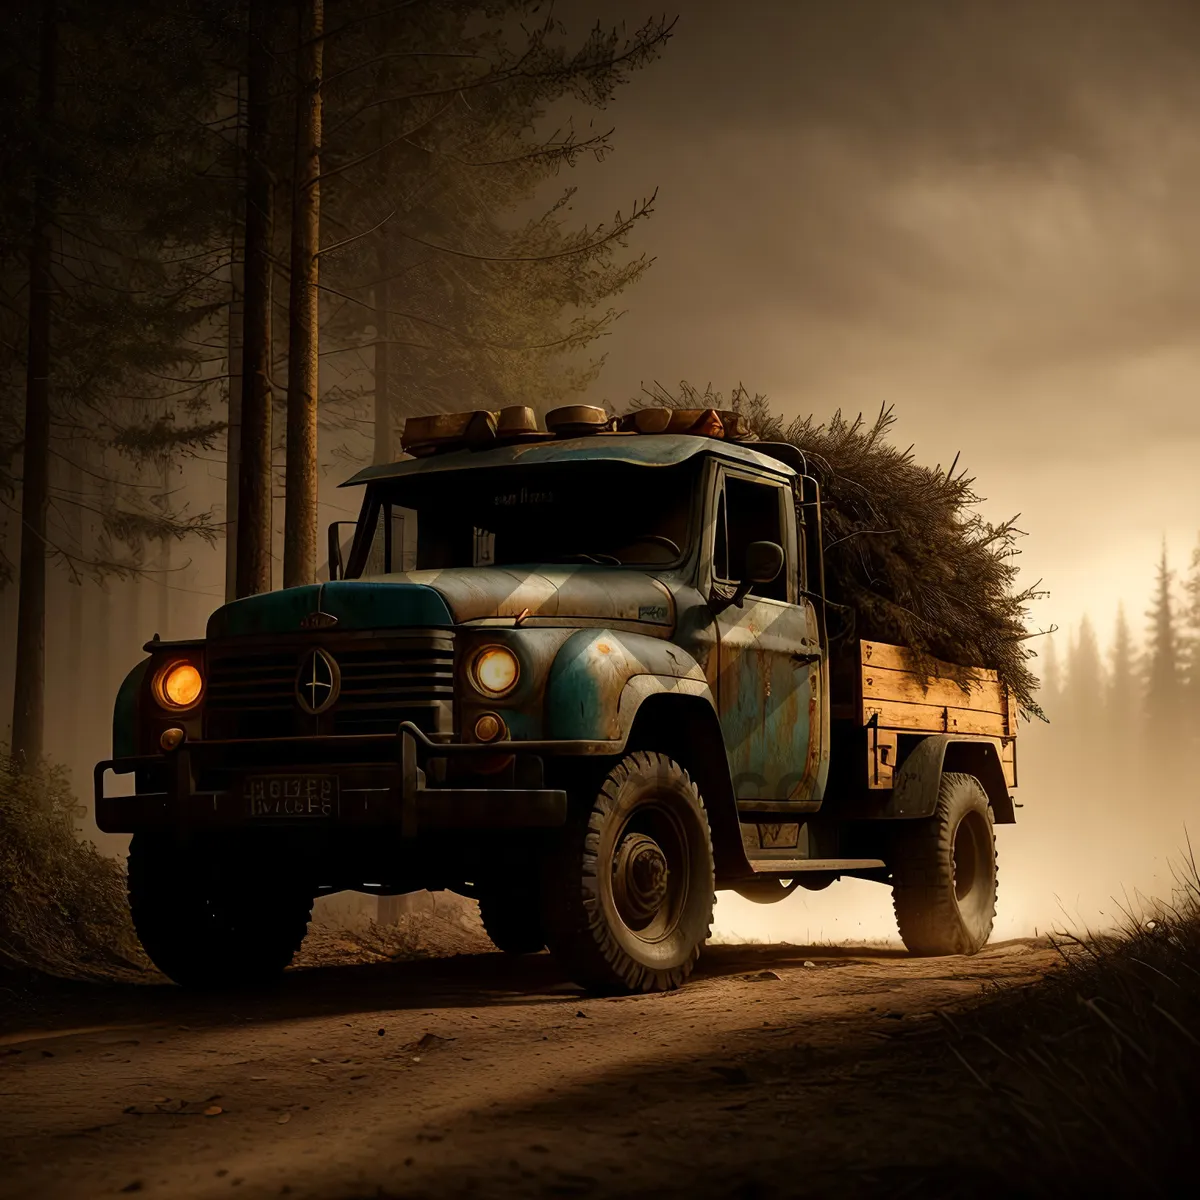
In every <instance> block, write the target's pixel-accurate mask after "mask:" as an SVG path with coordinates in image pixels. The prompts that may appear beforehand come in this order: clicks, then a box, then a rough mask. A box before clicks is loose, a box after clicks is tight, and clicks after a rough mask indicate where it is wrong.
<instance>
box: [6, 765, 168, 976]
mask: <svg viewBox="0 0 1200 1200" xmlns="http://www.w3.org/2000/svg"><path fill="white" fill-rule="evenodd" d="M82 812H83V810H82V808H81V806H80V805H79V803H78V801H77V800H76V798H75V796H74V794H73V792H72V790H71V784H70V780H69V779H68V777H67V774H66V772H65V771H63V770H62V769H61V768H59V767H56V766H53V765H50V764H46V763H42V764H39V765H37V766H36V767H34V768H31V769H30V770H28V771H21V770H19V769H18V767H17V764H16V762H15V761H14V760H13V758H12V757H11V755H9V754H8V753H7V751H4V752H0V970H5V971H8V972H21V971H38V972H44V973H46V974H50V975H58V976H63V977H67V978H73V979H117V978H122V977H130V976H133V975H136V974H138V973H140V972H141V971H142V970H144V968H145V965H146V960H145V957H144V955H143V954H142V951H141V947H140V945H139V944H138V940H137V935H136V934H135V933H134V931H133V923H132V922H131V920H130V917H129V906H128V904H127V902H126V898H125V871H124V868H123V867H122V865H121V864H120V863H118V862H116V861H114V860H113V859H110V858H105V857H104V856H103V855H101V854H100V853H99V852H98V851H97V850H96V848H95V847H94V846H93V845H92V844H91V843H90V842H85V841H83V840H81V839H80V837H79V835H78V833H77V832H76V828H75V822H76V820H77V819H78V818H79V817H80V816H82Z"/></svg>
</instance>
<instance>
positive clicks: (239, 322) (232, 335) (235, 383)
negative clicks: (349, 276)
mask: <svg viewBox="0 0 1200 1200" xmlns="http://www.w3.org/2000/svg"><path fill="white" fill-rule="evenodd" d="M242 86H243V81H242V76H241V74H240V73H239V75H238V77H237V99H236V100H235V112H236V122H235V130H236V132H235V135H234V140H233V172H232V174H233V196H232V198H231V202H230V206H229V218H230V220H229V228H230V234H229V308H228V310H227V312H228V316H227V318H226V324H225V347H226V361H227V362H228V365H229V370H228V375H229V401H228V422H227V428H226V432H225V600H226V602H228V601H230V600H236V599H237V597H238V595H239V594H240V593H239V592H238V540H239V539H238V530H239V528H240V520H241V502H240V496H241V451H242V381H243V379H244V378H245V375H244V369H245V368H244V364H243V361H242V343H243V341H244V340H245V331H244V329H243V322H244V319H245V316H244V302H245V278H244V275H245V271H244V267H243V265H242V253H241V251H242V243H243V229H244V226H245V220H246V218H245V215H244V212H243V208H242V199H243V197H242V184H241V176H242V121H243V109H242Z"/></svg>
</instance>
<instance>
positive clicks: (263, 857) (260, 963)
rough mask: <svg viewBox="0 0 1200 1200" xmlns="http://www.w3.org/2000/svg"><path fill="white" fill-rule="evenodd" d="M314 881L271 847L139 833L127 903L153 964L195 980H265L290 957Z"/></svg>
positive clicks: (196, 983) (191, 983)
mask: <svg viewBox="0 0 1200 1200" xmlns="http://www.w3.org/2000/svg"><path fill="white" fill-rule="evenodd" d="M312 896H313V891H312V888H311V887H308V886H306V885H305V884H304V883H303V881H302V880H300V879H299V878H298V877H297V876H296V875H295V874H294V873H292V872H290V871H289V870H288V869H287V868H286V867H285V866H283V865H281V864H279V863H276V862H274V861H272V859H271V858H270V856H269V855H267V854H251V853H250V852H249V847H247V846H244V845H242V844H239V843H238V842H230V841H225V840H222V841H220V842H210V841H198V842H196V843H193V844H191V845H188V846H180V845H179V844H177V843H176V841H175V840H174V839H173V838H169V837H160V836H154V835H150V834H144V833H138V834H134V836H133V841H132V842H131V843H130V846H129V906H130V909H131V910H132V913H133V924H134V928H135V929H136V930H137V934H138V937H139V938H140V939H141V942H142V946H143V947H144V949H145V951H146V953H147V954H148V955H149V956H150V958H151V960H152V961H153V962H154V965H155V966H156V967H158V969H159V970H160V971H162V972H163V974H164V975H168V976H169V977H170V978H171V979H173V980H174V981H175V982H176V983H179V984H182V985H183V986H184V987H190V988H214V987H233V986H246V985H254V984H262V983H267V982H269V981H270V980H272V979H274V978H276V977H277V976H278V975H279V974H280V973H281V972H282V971H283V969H284V968H285V967H286V966H287V965H288V963H290V962H291V961H292V957H293V955H294V954H295V953H296V951H297V950H298V949H299V947H300V943H301V941H303V939H304V934H305V931H306V930H307V928H308V920H309V917H310V916H311V915H312Z"/></svg>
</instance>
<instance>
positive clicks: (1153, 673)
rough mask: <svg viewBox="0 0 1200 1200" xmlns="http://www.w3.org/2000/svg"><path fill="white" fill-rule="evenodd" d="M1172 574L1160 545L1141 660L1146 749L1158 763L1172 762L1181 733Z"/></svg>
mask: <svg viewBox="0 0 1200 1200" xmlns="http://www.w3.org/2000/svg"><path fill="white" fill-rule="evenodd" d="M1172 581H1173V572H1172V571H1171V570H1170V568H1169V566H1168V564H1167V547H1166V542H1165V541H1164V542H1163V547H1162V554H1161V556H1160V558H1159V563H1158V573H1157V577H1156V580H1155V585H1154V598H1153V601H1152V603H1151V607H1150V610H1149V611H1148V612H1147V614H1146V617H1147V620H1148V622H1149V626H1148V629H1147V638H1146V659H1145V720H1146V745H1147V748H1148V750H1149V751H1150V753H1151V755H1152V758H1153V759H1155V760H1157V761H1159V762H1161V761H1163V760H1164V759H1165V760H1166V761H1170V760H1172V759H1174V758H1176V757H1177V756H1178V755H1179V753H1180V751H1181V746H1180V734H1181V732H1182V730H1183V713H1182V704H1181V702H1182V693H1183V689H1182V684H1181V679H1180V669H1179V667H1180V663H1179V650H1180V646H1179V635H1178V631H1177V629H1176V617H1175V612H1174V607H1173V604H1172V596H1171V587H1172Z"/></svg>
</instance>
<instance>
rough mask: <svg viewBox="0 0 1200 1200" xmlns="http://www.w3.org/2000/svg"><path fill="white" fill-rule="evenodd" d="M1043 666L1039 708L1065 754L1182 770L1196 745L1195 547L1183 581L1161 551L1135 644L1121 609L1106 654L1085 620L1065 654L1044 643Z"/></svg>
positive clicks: (1199, 584) (1198, 594)
mask: <svg viewBox="0 0 1200 1200" xmlns="http://www.w3.org/2000/svg"><path fill="white" fill-rule="evenodd" d="M1043 662H1044V666H1043V671H1042V697H1043V705H1044V707H1045V710H1046V713H1047V715H1048V716H1049V718H1050V721H1051V723H1052V725H1053V726H1054V727H1055V729H1056V731H1057V734H1058V738H1057V739H1056V740H1059V741H1061V742H1063V743H1065V745H1064V747H1063V748H1064V749H1067V748H1072V747H1073V748H1074V749H1076V750H1077V751H1082V752H1083V753H1084V754H1088V755H1093V756H1094V757H1095V758H1096V759H1097V760H1115V759H1123V760H1124V761H1130V760H1131V755H1132V754H1133V753H1137V754H1138V755H1139V756H1143V755H1144V756H1147V757H1148V758H1150V759H1151V760H1154V761H1156V763H1157V764H1158V765H1160V766H1166V765H1167V764H1169V763H1177V764H1181V763H1182V759H1183V758H1184V757H1185V756H1186V755H1187V753H1188V751H1189V747H1191V746H1192V745H1193V744H1194V743H1195V742H1196V741H1197V740H1198V739H1200V544H1197V547H1196V549H1195V550H1194V551H1193V553H1192V557H1191V562H1190V564H1189V567H1188V570H1187V572H1186V573H1185V574H1184V575H1183V576H1182V578H1178V577H1177V575H1176V572H1175V571H1173V570H1171V568H1170V565H1169V563H1168V561H1167V552H1166V547H1165V546H1164V547H1163V549H1162V552H1161V554H1160V556H1159V561H1158V567H1157V571H1156V575H1155V581H1154V590H1153V595H1152V599H1151V603H1150V608H1149V610H1148V611H1147V613H1146V625H1145V628H1144V632H1143V635H1142V637H1141V638H1140V639H1139V638H1138V637H1137V636H1136V634H1135V633H1134V631H1133V630H1131V628H1130V623H1129V620H1128V617H1127V615H1126V612H1125V608H1124V606H1123V605H1122V606H1121V607H1120V608H1119V609H1118V611H1117V618H1116V623H1115V626H1114V628H1113V631H1112V636H1111V640H1110V642H1109V645H1108V647H1107V649H1106V650H1105V651H1103V652H1102V651H1101V648H1100V644H1099V641H1098V639H1097V636H1096V630H1095V627H1094V626H1093V624H1092V621H1091V619H1090V617H1087V616H1085V617H1084V618H1083V619H1082V620H1081V621H1080V623H1079V625H1078V627H1077V628H1076V629H1075V630H1073V631H1072V632H1071V633H1070V634H1069V635H1068V638H1067V646H1066V650H1065V653H1064V652H1062V651H1061V649H1060V645H1059V644H1057V643H1056V641H1055V639H1054V638H1053V637H1051V638H1050V639H1049V641H1048V644H1047V646H1046V648H1045V651H1044V655H1043Z"/></svg>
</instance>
